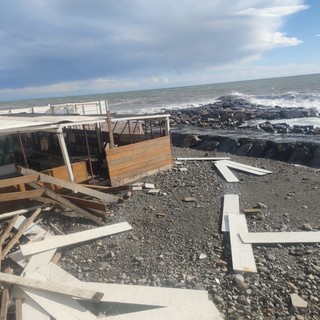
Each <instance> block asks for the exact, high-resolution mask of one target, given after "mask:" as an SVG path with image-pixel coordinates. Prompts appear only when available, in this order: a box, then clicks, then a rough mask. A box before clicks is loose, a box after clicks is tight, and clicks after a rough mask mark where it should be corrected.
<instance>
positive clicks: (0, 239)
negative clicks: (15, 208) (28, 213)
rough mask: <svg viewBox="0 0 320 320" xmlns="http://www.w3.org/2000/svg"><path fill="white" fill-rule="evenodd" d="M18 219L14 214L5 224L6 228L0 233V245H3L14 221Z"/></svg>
mask: <svg viewBox="0 0 320 320" xmlns="http://www.w3.org/2000/svg"><path fill="white" fill-rule="evenodd" d="M17 220H18V216H15V217H13V218H12V219H11V221H10V223H9V225H8V226H7V228H6V230H4V232H3V233H2V234H1V237H0V247H1V246H2V245H3V243H4V242H5V241H6V239H7V238H8V236H9V234H10V232H11V230H12V228H13V226H14V224H15V223H16V221H17Z"/></svg>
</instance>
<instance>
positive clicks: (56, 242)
mask: <svg viewBox="0 0 320 320" xmlns="http://www.w3.org/2000/svg"><path fill="white" fill-rule="evenodd" d="M131 229H132V227H131V226H130V224H129V223H127V222H121V223H116V224H113V225H108V226H104V227H100V228H94V229H89V230H85V231H80V232H75V233H72V234H68V235H61V236H55V237H54V238H53V237H52V238H48V239H44V240H42V241H37V242H33V243H28V244H25V245H21V246H20V249H21V251H22V254H23V255H24V256H29V255H32V254H36V253H39V252H43V251H47V250H51V249H54V248H60V247H65V246H68V245H72V244H76V243H81V242H85V241H88V240H93V239H97V238H101V237H107V236H110V235H113V234H117V233H120V232H124V231H129V230H131Z"/></svg>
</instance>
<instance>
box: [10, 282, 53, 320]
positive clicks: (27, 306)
mask: <svg viewBox="0 0 320 320" xmlns="http://www.w3.org/2000/svg"><path fill="white" fill-rule="evenodd" d="M10 296H11V299H12V300H15V302H16V320H18V319H20V320H50V319H51V317H50V315H49V314H48V313H47V312H46V311H45V310H44V309H43V308H41V307H40V306H39V305H38V304H37V303H36V302H34V301H33V300H32V299H31V298H30V297H29V296H27V295H26V294H25V293H24V292H23V291H22V289H21V288H19V287H14V288H13V289H12V290H11V293H10ZM17 312H18V314H17ZM18 317H20V318H18Z"/></svg>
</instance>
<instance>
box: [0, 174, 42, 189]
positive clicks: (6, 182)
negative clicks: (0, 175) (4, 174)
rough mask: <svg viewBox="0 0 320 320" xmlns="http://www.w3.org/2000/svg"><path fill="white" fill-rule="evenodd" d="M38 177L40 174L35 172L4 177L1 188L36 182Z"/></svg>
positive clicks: (0, 184) (0, 181)
mask: <svg viewBox="0 0 320 320" xmlns="http://www.w3.org/2000/svg"><path fill="white" fill-rule="evenodd" d="M38 177H39V174H37V173H33V174H30V175H27V176H21V177H14V178H10V179H2V180H0V188H4V187H9V186H16V185H20V184H24V183H28V182H34V181H37V180H38Z"/></svg>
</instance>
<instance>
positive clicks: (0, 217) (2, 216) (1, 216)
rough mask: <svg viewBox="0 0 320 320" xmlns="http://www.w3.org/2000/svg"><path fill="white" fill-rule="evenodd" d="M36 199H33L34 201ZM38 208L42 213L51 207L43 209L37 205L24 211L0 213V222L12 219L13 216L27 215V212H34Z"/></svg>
mask: <svg viewBox="0 0 320 320" xmlns="http://www.w3.org/2000/svg"><path fill="white" fill-rule="evenodd" d="M37 198H38V197H37ZM37 198H35V200H36V199H37ZM38 208H42V211H47V210H50V209H51V207H48V206H46V207H44V206H43V205H42V204H41V205H38V206H33V207H29V208H26V209H20V210H16V211H11V212H6V213H2V214H0V220H4V219H8V218H11V217H14V216H15V215H20V214H24V213H28V212H29V211H32V210H35V209H38Z"/></svg>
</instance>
